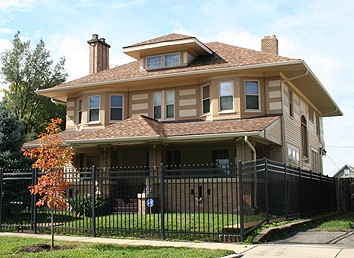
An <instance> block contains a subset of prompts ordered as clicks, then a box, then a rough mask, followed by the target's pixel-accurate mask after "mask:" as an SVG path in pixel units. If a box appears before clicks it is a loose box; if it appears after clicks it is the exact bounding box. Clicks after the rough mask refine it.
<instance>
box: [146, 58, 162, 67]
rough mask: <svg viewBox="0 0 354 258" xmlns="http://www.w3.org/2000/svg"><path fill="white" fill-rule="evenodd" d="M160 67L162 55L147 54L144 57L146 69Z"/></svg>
mask: <svg viewBox="0 0 354 258" xmlns="http://www.w3.org/2000/svg"><path fill="white" fill-rule="evenodd" d="M158 68H162V56H161V55H160V56H148V57H147V58H146V69H148V70H150V69H158Z"/></svg>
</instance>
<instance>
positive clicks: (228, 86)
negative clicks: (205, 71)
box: [220, 82, 234, 96]
mask: <svg viewBox="0 0 354 258" xmlns="http://www.w3.org/2000/svg"><path fill="white" fill-rule="evenodd" d="M233 95H234V84H233V83H232V82H221V83H220V96H233Z"/></svg>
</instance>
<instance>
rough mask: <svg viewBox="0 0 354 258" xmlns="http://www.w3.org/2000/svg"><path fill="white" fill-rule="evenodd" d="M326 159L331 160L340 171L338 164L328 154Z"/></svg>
mask: <svg viewBox="0 0 354 258" xmlns="http://www.w3.org/2000/svg"><path fill="white" fill-rule="evenodd" d="M326 157H327V158H328V159H329V161H331V162H332V164H333V165H334V166H336V168H338V169H340V167H339V165H338V163H337V162H335V161H334V159H333V158H331V157H330V156H329V155H328V154H326Z"/></svg>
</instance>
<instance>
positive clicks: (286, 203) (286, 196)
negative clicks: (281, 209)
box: [284, 163, 289, 220]
mask: <svg viewBox="0 0 354 258" xmlns="http://www.w3.org/2000/svg"><path fill="white" fill-rule="evenodd" d="M287 172H288V166H287V165H286V163H284V184H285V218H286V220H288V219H289V202H288V200H289V189H288V183H289V182H288V181H289V179H288V173H287Z"/></svg>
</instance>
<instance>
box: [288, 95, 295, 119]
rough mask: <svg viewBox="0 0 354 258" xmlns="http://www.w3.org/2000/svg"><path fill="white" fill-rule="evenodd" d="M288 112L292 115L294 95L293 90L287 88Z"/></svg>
mask: <svg viewBox="0 0 354 258" xmlns="http://www.w3.org/2000/svg"><path fill="white" fill-rule="evenodd" d="M289 114H290V116H291V117H294V96H293V91H292V90H290V89H289Z"/></svg>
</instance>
